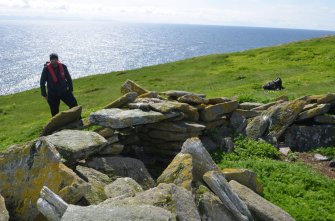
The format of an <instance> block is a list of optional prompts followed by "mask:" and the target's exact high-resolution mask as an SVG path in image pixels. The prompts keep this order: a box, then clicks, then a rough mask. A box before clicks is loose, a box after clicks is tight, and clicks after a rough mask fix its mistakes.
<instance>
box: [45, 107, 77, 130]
mask: <svg viewBox="0 0 335 221" xmlns="http://www.w3.org/2000/svg"><path fill="white" fill-rule="evenodd" d="M81 112H82V107H81V106H76V107H73V108H71V109H69V110H66V111H62V112H59V113H58V114H56V115H55V116H53V117H52V118H51V119H50V121H49V122H48V123H47V124H46V125H45V126H44V128H43V131H42V134H41V135H42V136H46V135H50V134H52V133H53V132H55V131H58V130H60V129H64V128H68V129H72V128H73V126H76V125H73V123H76V122H78V121H79V120H80V119H81ZM71 124H72V125H71ZM80 124H81V121H80V122H79V125H80Z"/></svg>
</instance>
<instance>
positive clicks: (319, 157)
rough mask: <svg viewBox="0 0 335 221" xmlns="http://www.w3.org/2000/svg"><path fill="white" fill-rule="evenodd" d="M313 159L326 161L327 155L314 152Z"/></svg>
mask: <svg viewBox="0 0 335 221" xmlns="http://www.w3.org/2000/svg"><path fill="white" fill-rule="evenodd" d="M314 159H315V160H317V161H328V160H329V159H328V157H327V156H323V155H321V154H318V153H317V154H314Z"/></svg>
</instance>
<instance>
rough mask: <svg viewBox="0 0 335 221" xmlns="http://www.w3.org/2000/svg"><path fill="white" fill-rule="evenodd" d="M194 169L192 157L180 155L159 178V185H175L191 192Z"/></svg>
mask: <svg viewBox="0 0 335 221" xmlns="http://www.w3.org/2000/svg"><path fill="white" fill-rule="evenodd" d="M192 168H193V166H192V156H191V155H190V154H183V153H179V154H178V155H177V156H176V157H175V158H174V159H173V160H172V162H171V163H170V164H169V166H168V167H167V168H166V169H165V170H164V171H163V173H162V174H161V175H160V176H159V177H158V179H157V183H174V184H176V185H177V186H181V187H184V188H185V189H187V190H189V191H191V190H192V181H193V176H192Z"/></svg>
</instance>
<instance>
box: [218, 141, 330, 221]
mask: <svg viewBox="0 0 335 221" xmlns="http://www.w3.org/2000/svg"><path fill="white" fill-rule="evenodd" d="M235 144H236V148H235V153H232V154H221V157H220V158H219V156H218V153H215V154H214V157H213V158H214V159H215V160H216V162H217V163H218V165H219V166H220V167H221V168H247V169H250V170H252V171H254V172H255V173H256V174H257V175H258V177H259V179H260V182H261V184H262V185H263V187H264V192H263V197H264V198H265V199H267V200H269V201H271V202H272V203H274V204H276V205H277V206H279V207H281V208H283V209H284V210H285V211H287V212H288V213H289V214H291V215H292V216H293V217H294V218H295V219H296V220H297V221H299V220H301V221H323V220H335V204H334V199H335V182H334V180H331V179H329V178H327V177H324V176H322V175H320V174H318V173H317V172H315V171H313V170H312V169H311V168H310V167H308V166H306V165H304V164H303V163H301V162H296V163H288V162H282V161H278V160H275V159H276V158H277V157H278V155H277V153H276V152H278V151H277V150H276V148H274V147H271V145H270V146H269V144H266V143H263V142H257V141H251V140H250V139H248V138H246V139H245V138H239V139H238V140H237V142H235ZM265 150H266V151H265ZM246 153H247V154H246Z"/></svg>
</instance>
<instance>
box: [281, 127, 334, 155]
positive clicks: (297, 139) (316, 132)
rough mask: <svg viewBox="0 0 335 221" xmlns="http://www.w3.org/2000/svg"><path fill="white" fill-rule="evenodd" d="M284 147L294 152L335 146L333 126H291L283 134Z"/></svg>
mask: <svg viewBox="0 0 335 221" xmlns="http://www.w3.org/2000/svg"><path fill="white" fill-rule="evenodd" d="M285 145H286V146H289V147H291V148H292V149H293V150H296V151H308V150H311V149H313V148H315V147H329V146H335V126H331V125H314V126H298V125H294V126H291V127H289V128H288V129H287V130H286V132H285Z"/></svg>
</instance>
